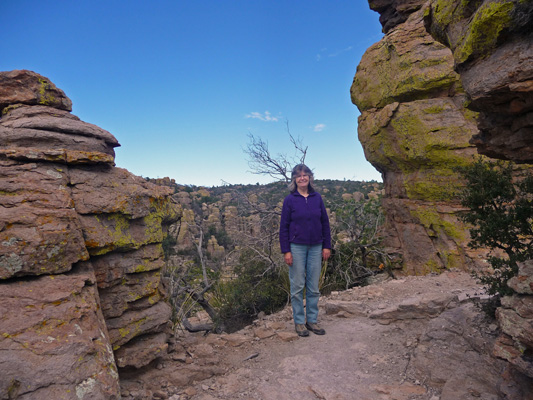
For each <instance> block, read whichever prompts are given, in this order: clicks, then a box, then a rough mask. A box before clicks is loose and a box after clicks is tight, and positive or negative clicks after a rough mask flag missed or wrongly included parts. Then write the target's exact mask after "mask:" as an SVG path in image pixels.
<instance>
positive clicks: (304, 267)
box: [289, 243, 322, 324]
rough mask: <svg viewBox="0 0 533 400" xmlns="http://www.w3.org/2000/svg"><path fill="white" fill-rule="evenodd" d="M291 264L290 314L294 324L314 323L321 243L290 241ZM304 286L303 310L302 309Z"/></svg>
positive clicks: (320, 261)
mask: <svg viewBox="0 0 533 400" xmlns="http://www.w3.org/2000/svg"><path fill="white" fill-rule="evenodd" d="M291 254H292V265H291V266H290V267H289V279H290V282H291V304H292V315H293V319H294V323H295V324H305V321H306V314H307V322H309V323H315V322H317V318H318V298H319V297H320V292H319V291H318V281H319V279H320V271H321V269H322V244H317V245H312V246H308V245H305V244H295V243H291ZM304 288H305V298H306V302H305V311H304V301H303V300H304Z"/></svg>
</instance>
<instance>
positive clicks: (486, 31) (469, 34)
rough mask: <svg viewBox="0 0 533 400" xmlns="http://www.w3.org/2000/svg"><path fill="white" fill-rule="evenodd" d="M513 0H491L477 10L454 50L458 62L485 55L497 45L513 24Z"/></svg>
mask: <svg viewBox="0 0 533 400" xmlns="http://www.w3.org/2000/svg"><path fill="white" fill-rule="evenodd" d="M513 9H514V3H513V2H512V1H501V2H489V3H485V4H483V5H482V6H481V7H479V9H478V10H477V12H476V14H475V15H474V18H473V19H472V21H471V22H470V24H469V25H468V29H467V31H466V33H465V35H464V38H463V40H462V41H461V43H460V44H459V45H458V46H457V48H456V49H455V51H454V56H455V60H456V62H457V63H458V64H461V63H464V62H466V61H468V60H469V59H471V58H472V57H483V56H486V55H488V54H490V52H491V51H492V50H493V49H494V48H495V47H496V45H497V43H498V39H499V38H500V35H501V34H502V32H504V31H505V30H506V29H508V28H509V27H510V26H511V22H512V18H511V13H512V11H513Z"/></svg>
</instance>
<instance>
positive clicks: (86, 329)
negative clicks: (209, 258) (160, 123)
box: [0, 71, 180, 399]
mask: <svg viewBox="0 0 533 400" xmlns="http://www.w3.org/2000/svg"><path fill="white" fill-rule="evenodd" d="M42 82H46V85H44V84H43V83H42ZM43 85H44V89H43ZM43 104H44V105H43ZM0 107H1V108H3V113H2V118H1V119H0V165H1V167H2V174H1V175H0V297H1V298H2V299H0V303H1V304H0V309H1V312H0V376H2V377H3V378H5V379H0V398H17V396H20V397H21V398H64V399H71V398H72V399H78V398H106V399H114V398H117V399H118V398H119V397H120V393H119V385H118V371H117V364H118V366H119V367H130V366H132V367H136V368H140V367H142V366H144V365H146V364H148V363H150V362H151V361H153V360H154V359H155V358H157V357H158V354H160V353H161V352H163V351H166V349H167V345H166V338H167V334H166V333H165V332H166V326H167V323H168V321H169V318H170V314H171V310H170V306H169V305H168V304H167V302H166V301H165V299H166V293H165V291H164V290H163V288H162V286H161V280H160V271H161V268H162V267H163V265H164V261H163V252H162V247H161V242H162V240H163V237H164V233H165V229H166V226H167V225H168V224H170V223H171V222H174V221H176V220H177V219H178V218H179V216H180V210H179V208H177V207H176V206H175V205H174V203H173V202H172V201H171V199H170V194H171V192H172V191H171V190H170V189H168V188H164V187H162V186H156V185H154V184H151V183H148V182H146V181H145V180H144V179H142V178H140V177H137V176H134V175H132V174H131V173H129V172H128V171H126V170H123V169H120V168H115V167H114V151H113V148H114V147H116V146H118V145H119V144H118V142H117V140H116V139H115V138H114V137H113V135H111V134H110V133H109V132H107V131H105V130H103V129H101V128H99V127H97V126H95V125H92V124H88V123H86V122H83V121H80V120H79V118H77V117H75V116H73V115H71V114H70V113H69V112H68V111H66V110H70V108H71V102H70V100H69V99H68V98H67V97H66V96H65V95H64V93H63V92H62V91H61V90H59V89H57V88H56V87H55V86H54V85H53V84H51V83H50V82H49V80H48V79H46V78H44V77H41V76H40V75H38V74H35V73H33V72H30V71H12V72H2V73H0ZM139 343H146V344H147V349H151V351H139ZM114 352H115V355H114ZM116 354H119V355H120V357H119V361H118V362H116V361H115V360H116V359H117V358H116Z"/></svg>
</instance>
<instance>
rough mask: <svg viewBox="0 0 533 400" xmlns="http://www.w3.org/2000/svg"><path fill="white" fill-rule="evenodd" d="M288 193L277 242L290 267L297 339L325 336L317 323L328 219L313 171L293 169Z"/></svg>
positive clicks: (328, 247)
mask: <svg viewBox="0 0 533 400" xmlns="http://www.w3.org/2000/svg"><path fill="white" fill-rule="evenodd" d="M289 190H290V192H291V193H290V194H289V195H288V196H287V197H286V198H285V200H284V201H283V209H282V211H281V222H280V229H279V241H280V246H281V252H282V253H283V254H284V257H285V262H286V263H287V265H289V279H290V284H291V303H292V314H293V318H294V324H295V329H296V333H297V334H298V335H299V336H309V331H311V332H313V333H315V334H317V335H324V334H325V333H326V331H325V330H324V329H322V328H321V327H320V326H319V325H318V324H317V318H318V298H319V297H320V292H319V291H318V281H319V279H320V271H321V266H322V262H321V260H322V259H324V260H327V259H328V258H329V256H330V255H331V232H330V229H329V219H328V215H327V213H326V207H325V206H324V201H323V200H322V197H321V196H320V194H318V193H317V192H316V191H315V189H314V188H313V172H312V171H311V170H310V169H309V168H308V167H307V166H306V165H304V164H299V165H297V166H295V167H294V168H293V170H292V175H291V183H290V185H289ZM304 288H305V297H306V305H305V311H304V304H303V291H304Z"/></svg>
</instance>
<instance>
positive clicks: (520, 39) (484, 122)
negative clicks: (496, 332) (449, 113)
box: [425, 0, 533, 377]
mask: <svg viewBox="0 0 533 400" xmlns="http://www.w3.org/2000/svg"><path fill="white" fill-rule="evenodd" d="M425 22H426V26H427V29H428V30H429V31H430V32H431V34H432V35H433V36H434V37H435V39H437V40H439V41H440V42H442V43H444V44H445V45H446V46H448V47H449V48H450V49H451V51H452V53H453V57H454V64H455V70H456V71H457V72H458V73H459V75H460V78H461V82H462V85H463V87H464V88H465V91H466V93H467V94H468V96H469V99H470V104H469V106H468V107H469V108H470V109H472V110H476V111H478V112H479V115H480V117H479V133H478V134H476V135H474V137H473V138H472V140H471V142H472V143H474V144H475V145H476V146H477V148H478V150H479V152H480V153H482V154H485V155H487V156H490V157H495V158H500V159H508V160H512V161H515V162H518V163H531V162H533V3H532V2H531V1H518V0H515V1H510V0H498V1H478V2H459V1H450V0H448V1H445V0H432V1H431V2H430V3H429V6H428V8H427V9H426V13H425ZM531 263H532V262H531V261H528V262H526V263H524V264H522V265H521V266H520V270H519V273H518V276H516V277H514V278H512V279H511V280H510V281H509V286H510V287H511V288H512V289H513V290H514V291H515V292H516V294H515V295H513V296H510V297H505V298H503V299H502V307H501V308H499V309H498V310H497V317H498V320H499V322H500V326H501V329H502V331H503V334H502V335H501V337H500V340H499V343H498V344H497V345H496V347H495V353H496V354H497V355H498V356H500V357H502V358H505V359H507V360H508V361H509V362H511V363H512V364H513V365H515V366H516V367H517V368H518V369H519V370H520V371H521V372H523V373H525V374H526V375H528V376H530V377H533V357H532V354H533V314H532V313H531V309H532V306H533V286H532V283H531V282H532V280H533V268H532V267H531Z"/></svg>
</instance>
